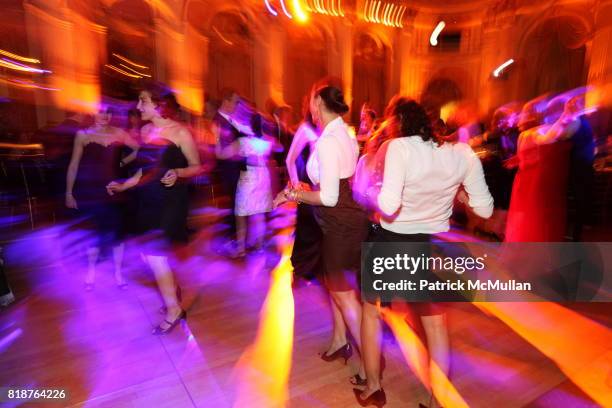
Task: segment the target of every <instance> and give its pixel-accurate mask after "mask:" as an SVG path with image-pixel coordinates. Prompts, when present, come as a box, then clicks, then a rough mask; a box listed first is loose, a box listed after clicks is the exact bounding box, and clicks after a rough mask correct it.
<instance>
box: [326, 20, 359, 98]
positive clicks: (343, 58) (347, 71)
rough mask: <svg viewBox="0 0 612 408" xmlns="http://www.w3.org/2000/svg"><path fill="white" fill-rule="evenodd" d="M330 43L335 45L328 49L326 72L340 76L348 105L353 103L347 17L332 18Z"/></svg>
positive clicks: (351, 62)
mask: <svg viewBox="0 0 612 408" xmlns="http://www.w3.org/2000/svg"><path fill="white" fill-rule="evenodd" d="M333 33H334V35H335V36H336V38H335V39H332V41H331V43H335V44H336V45H337V47H334V48H332V49H330V50H329V52H328V54H327V56H328V72H329V74H330V75H332V76H335V77H338V78H341V79H342V83H343V85H344V99H345V101H346V103H347V104H348V106H352V103H353V47H354V44H353V43H354V39H353V24H352V23H351V22H350V21H349V20H348V19H334V23H333Z"/></svg>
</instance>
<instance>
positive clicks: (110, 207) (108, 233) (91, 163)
mask: <svg viewBox="0 0 612 408" xmlns="http://www.w3.org/2000/svg"><path fill="white" fill-rule="evenodd" d="M123 147H124V145H123V144H121V143H111V144H110V145H108V146H103V145H101V144H98V143H93V142H91V143H88V144H87V145H85V147H84V148H83V155H82V157H81V161H80V163H79V170H78V172H77V178H76V181H75V185H74V191H73V194H74V197H75V199H76V201H77V204H78V207H79V209H78V214H79V215H84V216H85V217H86V218H87V220H88V221H89V226H90V227H91V228H92V229H93V231H94V233H95V235H96V246H98V247H99V248H101V249H103V250H107V249H108V248H109V247H110V246H113V245H117V244H118V243H119V241H120V240H121V238H122V233H121V232H122V225H121V206H120V205H121V201H120V200H121V197H120V196H117V195H114V196H110V195H109V194H108V193H107V191H106V185H107V184H108V183H110V182H111V181H113V180H116V179H117V178H119V177H120V166H119V162H120V160H121V153H122V150H123Z"/></svg>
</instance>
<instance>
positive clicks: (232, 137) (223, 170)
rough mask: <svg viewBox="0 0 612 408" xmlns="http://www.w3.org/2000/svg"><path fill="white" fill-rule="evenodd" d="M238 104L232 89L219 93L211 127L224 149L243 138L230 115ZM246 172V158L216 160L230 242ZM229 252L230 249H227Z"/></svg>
mask: <svg viewBox="0 0 612 408" xmlns="http://www.w3.org/2000/svg"><path fill="white" fill-rule="evenodd" d="M239 102H240V96H239V95H238V94H237V93H236V92H235V91H234V90H233V89H224V90H222V92H221V106H220V107H219V110H218V111H217V113H216V114H215V116H214V117H213V120H212V121H213V126H214V127H215V128H216V129H217V130H218V132H219V134H218V138H219V140H218V143H219V144H220V147H221V148H225V147H227V146H229V145H230V144H232V143H234V142H235V141H236V140H237V139H238V138H240V137H243V136H244V133H243V132H241V127H242V125H241V124H239V123H237V122H236V121H235V120H234V119H233V118H232V114H234V112H235V111H236V107H237V106H238V103H239ZM243 170H246V158H244V157H240V156H235V157H230V158H227V159H226V158H223V159H222V158H217V173H218V175H219V179H220V182H221V187H222V189H223V194H224V195H226V196H227V197H228V198H229V210H230V211H229V214H228V215H227V216H226V217H225V219H224V223H225V224H227V225H228V226H229V231H228V234H227V238H228V239H229V240H230V242H232V241H233V240H235V238H236V217H235V215H234V208H235V204H236V188H237V186H238V179H239V178H240V172H241V171H243ZM229 252H231V248H230V249H229Z"/></svg>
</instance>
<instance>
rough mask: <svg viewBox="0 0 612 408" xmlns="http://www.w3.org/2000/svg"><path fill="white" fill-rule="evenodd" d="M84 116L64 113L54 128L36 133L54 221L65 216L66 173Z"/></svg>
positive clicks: (75, 113)
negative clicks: (41, 148) (61, 119)
mask: <svg viewBox="0 0 612 408" xmlns="http://www.w3.org/2000/svg"><path fill="white" fill-rule="evenodd" d="M84 123H85V115H84V114H82V113H80V112H66V118H65V119H64V121H63V122H61V123H60V124H58V125H56V126H52V127H48V128H43V129H41V130H39V131H38V135H37V138H38V139H40V140H41V141H42V143H43V146H44V149H45V160H46V162H47V171H46V175H47V179H48V183H47V185H48V188H49V195H50V198H51V200H52V205H53V214H54V216H55V219H56V220H61V219H64V218H65V216H66V207H65V205H64V203H65V196H66V171H67V170H68V164H70V157H71V154H72V148H73V145H74V140H75V138H76V135H77V132H78V131H79V130H81V129H83V127H84V126H83V125H84Z"/></svg>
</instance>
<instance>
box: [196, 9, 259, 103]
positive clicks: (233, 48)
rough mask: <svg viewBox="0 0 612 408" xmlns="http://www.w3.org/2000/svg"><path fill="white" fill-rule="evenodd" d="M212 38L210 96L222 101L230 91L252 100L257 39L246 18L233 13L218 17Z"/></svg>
mask: <svg viewBox="0 0 612 408" xmlns="http://www.w3.org/2000/svg"><path fill="white" fill-rule="evenodd" d="M208 38H209V39H210V43H209V50H208V76H207V79H206V91H207V92H206V94H207V95H211V96H212V97H213V98H218V97H219V95H220V94H221V90H222V89H223V88H226V87H230V88H233V89H235V90H236V91H237V92H238V93H239V94H240V95H242V96H243V97H245V98H247V99H249V100H252V99H253V96H254V91H253V36H252V33H251V31H250V30H249V27H248V24H247V20H246V17H244V16H242V15H239V14H236V13H230V12H221V13H219V14H217V15H215V17H214V18H213V19H212V21H211V23H210V27H209V29H208Z"/></svg>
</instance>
